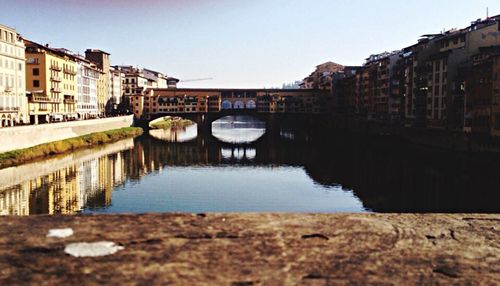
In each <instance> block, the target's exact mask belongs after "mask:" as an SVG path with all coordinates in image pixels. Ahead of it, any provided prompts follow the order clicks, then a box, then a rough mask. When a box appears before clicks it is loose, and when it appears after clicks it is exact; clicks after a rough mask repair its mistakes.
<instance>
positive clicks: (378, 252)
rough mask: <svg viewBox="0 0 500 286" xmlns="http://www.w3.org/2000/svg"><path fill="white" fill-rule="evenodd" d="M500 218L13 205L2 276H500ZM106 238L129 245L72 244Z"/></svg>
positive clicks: (422, 281) (155, 280) (200, 280)
mask: <svg viewBox="0 0 500 286" xmlns="http://www.w3.org/2000/svg"><path fill="white" fill-rule="evenodd" d="M499 227H500V215H469V214H467V215H379V214H360V215H349V214H345V215H344V214H341V215H289V214H208V215H204V214H200V215H188V214H151V215H111V216H73V217H2V218H0V285H11V284H16V285H17V284H36V285H71V284H73V285H81V284H90V285H98V284H107V285H128V284H140V285H157V284H161V285H165V284H174V285H200V284H213V285H297V284H299V285H344V284H348V285H366V284H371V285H373V284H377V285H386V284H389V285H392V284H397V285H451V284H453V285H479V284H481V285H498V284H500V274H499V273H500V233H499ZM54 228H72V229H73V231H74V234H73V235H72V236H69V237H67V238H53V237H47V233H48V232H49V230H50V229H54ZM96 241H112V242H115V243H117V244H118V245H120V246H123V247H124V249H123V250H120V251H118V252H117V253H115V254H111V255H107V256H102V257H92V258H91V257H86V258H77V257H73V256H70V255H68V254H66V253H65V251H64V249H65V246H66V245H67V244H69V243H74V242H96Z"/></svg>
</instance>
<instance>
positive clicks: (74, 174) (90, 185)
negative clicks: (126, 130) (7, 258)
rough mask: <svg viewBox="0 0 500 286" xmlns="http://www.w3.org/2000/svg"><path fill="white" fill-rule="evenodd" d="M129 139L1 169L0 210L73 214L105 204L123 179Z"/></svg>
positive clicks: (130, 142)
mask: <svg viewBox="0 0 500 286" xmlns="http://www.w3.org/2000/svg"><path fill="white" fill-rule="evenodd" d="M133 147H134V143H133V140H132V139H128V140H124V141H120V142H117V143H114V144H110V145H107V146H105V147H99V148H95V149H93V150H85V151H80V152H76V153H74V154H71V155H66V156H60V157H57V158H53V159H49V160H45V161H41V162H37V163H32V164H26V165H22V166H19V167H12V168H7V169H2V170H0V214H2V215H30V214H73V213H76V212H78V211H80V210H82V209H83V208H104V207H106V206H108V205H109V204H110V203H111V192H112V191H113V189H114V188H115V187H116V186H117V185H119V184H121V183H123V182H124V181H125V179H126V176H125V170H124V169H125V164H124V161H123V155H124V154H123V153H122V151H123V150H129V149H131V148H133Z"/></svg>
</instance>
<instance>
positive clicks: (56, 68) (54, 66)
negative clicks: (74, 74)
mask: <svg viewBox="0 0 500 286" xmlns="http://www.w3.org/2000/svg"><path fill="white" fill-rule="evenodd" d="M50 69H52V70H55V71H62V68H61V67H60V66H57V65H51V66H50Z"/></svg>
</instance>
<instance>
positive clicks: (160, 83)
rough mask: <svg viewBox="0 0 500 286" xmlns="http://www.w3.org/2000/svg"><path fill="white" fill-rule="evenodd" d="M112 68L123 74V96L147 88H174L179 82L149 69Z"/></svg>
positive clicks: (137, 92) (138, 92)
mask: <svg viewBox="0 0 500 286" xmlns="http://www.w3.org/2000/svg"><path fill="white" fill-rule="evenodd" d="M114 68H115V69H116V70H119V71H121V72H122V73H123V74H124V77H123V81H122V83H123V84H122V88H123V95H124V96H130V95H136V94H140V93H141V92H142V91H144V90H146V89H148V88H175V87H176V84H177V82H178V81H179V80H178V79H176V78H172V77H167V76H166V75H165V74H162V73H159V72H156V71H153V70H149V69H141V68H134V67H132V66H115V67H114Z"/></svg>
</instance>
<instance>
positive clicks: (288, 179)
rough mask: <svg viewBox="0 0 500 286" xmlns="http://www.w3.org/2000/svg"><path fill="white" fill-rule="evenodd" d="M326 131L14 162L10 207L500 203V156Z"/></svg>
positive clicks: (413, 208)
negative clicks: (332, 134)
mask: <svg viewBox="0 0 500 286" xmlns="http://www.w3.org/2000/svg"><path fill="white" fill-rule="evenodd" d="M292 125H294V124H292ZM304 130H306V131H304ZM321 132H322V130H321V128H319V129H318V130H315V129H314V128H303V126H301V127H300V128H296V129H294V128H293V126H284V127H283V128H275V129H274V130H267V132H266V133H265V135H263V136H262V137H261V138H260V139H259V140H257V141H256V142H253V143H247V144H236V145H234V144H228V143H225V142H222V141H220V140H217V139H216V138H214V137H213V136H198V137H197V138H196V139H194V140H191V141H188V142H185V143H169V142H166V141H163V140H159V139H155V138H153V137H151V136H147V135H146V136H143V137H141V138H138V139H136V140H135V141H134V142H133V143H132V141H124V142H119V143H116V144H115V145H110V146H106V147H104V148H97V149H94V150H87V151H82V152H76V153H74V154H71V155H68V156H62V157H59V158H56V159H53V160H48V161H43V162H38V163H34V164H28V165H24V166H20V167H17V168H10V169H4V170H0V190H1V191H0V212H2V213H3V214H20V215H27V214H40V213H50V214H57V213H75V212H77V211H80V210H83V211H85V212H144V211H193V212H197V211H237V210H239V211H298V212H300V211H315V212H336V211H355V212H359V211H365V210H370V211H375V212H494V213H495V212H499V211H500V210H499V207H498V203H497V202H498V201H499V199H500V194H499V192H498V189H499V188H500V177H499V176H497V175H496V172H497V170H499V169H500V160H498V159H499V156H496V155H488V156H480V155H467V154H457V153H453V152H443V151H440V150H434V149H427V148H423V147H419V146H412V145H407V144H405V143H404V142H399V141H397V140H395V139H392V138H388V137H373V136H360V135H353V134H347V133H340V132H338V133H336V134H335V137H334V139H333V140H325V141H323V140H321V139H324V137H322V136H321ZM330 139H331V138H330ZM351 190H352V191H351Z"/></svg>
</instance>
